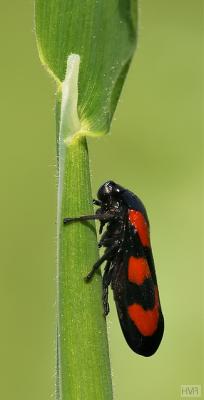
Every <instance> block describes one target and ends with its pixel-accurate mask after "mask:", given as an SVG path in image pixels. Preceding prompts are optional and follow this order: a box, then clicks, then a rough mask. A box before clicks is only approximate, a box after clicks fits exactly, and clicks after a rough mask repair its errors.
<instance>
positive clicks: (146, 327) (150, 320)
mask: <svg viewBox="0 0 204 400" xmlns="http://www.w3.org/2000/svg"><path fill="white" fill-rule="evenodd" d="M128 314H129V317H130V318H131V320H132V321H133V322H134V324H135V325H136V327H137V329H138V330H139V331H140V333H141V334H142V335H143V336H152V335H153V334H154V332H155V331H156V330H157V325H158V321H159V296H158V290H157V288H156V287H155V305H154V308H153V309H152V310H144V308H143V307H142V306H141V305H140V304H136V303H134V304H131V305H130V306H129V307H128Z"/></svg>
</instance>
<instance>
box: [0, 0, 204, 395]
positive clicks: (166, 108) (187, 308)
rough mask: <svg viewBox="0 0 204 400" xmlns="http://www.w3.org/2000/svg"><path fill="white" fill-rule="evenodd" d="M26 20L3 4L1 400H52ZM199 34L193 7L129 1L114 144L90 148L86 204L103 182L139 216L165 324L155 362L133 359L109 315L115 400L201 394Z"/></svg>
mask: <svg viewBox="0 0 204 400" xmlns="http://www.w3.org/2000/svg"><path fill="white" fill-rule="evenodd" d="M33 11H34V5H33V1H31V0H21V2H4V3H3V4H2V5H1V15H0V26H1V37H0V41H1V86H0V87H1V146H0V153H1V154H0V162H1V168H0V174H1V178H0V179H1V187H2V190H1V224H0V226H1V240H0V243H1V269H0V274H1V277H0V304H1V330H0V332H1V333H0V336H1V340H0V343H1V344H0V376H1V384H0V398H1V399H4V400H14V399H15V400H46V399H52V398H53V396H54V381H55V268H56V267H55V260H56V255H55V253H56V233H55V231H56V226H55V220H56V167H55V165H56V160H55V119H54V102H55V98H54V92H55V85H54V83H53V81H52V79H51V78H50V77H49V76H48V75H47V73H46V72H45V71H44V70H43V68H42V67H41V65H40V62H39V59H38V54H37V49H36V44H35V35H34V28H33V21H34V16H33ZM201 29H202V1H199V0H196V1H194V2H193V1H191V0H179V1H176V0H172V1H171V2H169V1H167V0H156V1H154V2H151V1H150V0H149V1H148V0H143V1H140V26H139V41H138V49H137V53H136V56H135V58H134V61H133V63H132V65H131V69H130V72H129V75H128V78H127V81H126V84H125V87H124V90H123V93H122V97H121V100H120V103H119V105H118V107H117V111H116V114H115V119H114V121H113V124H112V132H111V136H110V135H108V136H107V137H105V138H102V139H96V140H90V141H89V144H90V147H89V148H90V159H91V170H92V184H93V193H95V192H96V190H97V188H98V186H99V185H100V184H102V183H103V182H104V181H105V180H107V179H110V178H111V179H113V180H115V181H116V182H118V183H120V184H121V185H124V186H126V187H127V188H129V189H130V190H132V191H134V192H135V193H137V194H138V195H139V196H140V197H141V198H142V199H143V201H144V203H145V205H146V207H147V210H148V213H149V218H150V222H151V234H152V244H153V250H154V256H155V262H156V267H157V276H158V281H159V288H160V296H161V301H162V306H163V312H164V315H165V323H166V327H165V336H164V339H163V342H162V344H161V346H160V348H159V350H158V352H157V353H156V355H155V356H153V357H151V358H149V359H146V358H142V357H140V356H137V355H136V354H134V353H133V352H131V350H130V349H129V348H128V346H127V345H126V343H125V341H124V339H123V336H122V333H121V330H120V327H119V323H118V320H117V315H116V311H115V307H114V304H113V302H112V303H111V314H110V316H109V317H108V333H109V339H110V353H111V361H112V370H113V382H114V392H115V400H133V399H140V400H148V399H152V400H154V399H155V400H156V399H157V400H163V399H165V400H176V399H180V385H182V384H202V381H203V372H204V371H203V370H202V361H203V353H202V350H203V348H204V344H203V341H202V336H203V331H202V319H203V309H202V304H203V295H202V292H201V287H203V286H202V279H201V278H202V273H201V271H202V257H201V233H202V220H201V216H202V207H201V206H202V203H201V185H202V168H201V143H202V142H201V134H202V117H201V109H202V102H203V97H202V89H201V83H202V79H203V73H202V69H201V55H202V48H201ZM76 400H77V399H76ZM96 400H97V399H96Z"/></svg>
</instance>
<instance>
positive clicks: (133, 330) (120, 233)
mask: <svg viewBox="0 0 204 400" xmlns="http://www.w3.org/2000/svg"><path fill="white" fill-rule="evenodd" d="M97 197H98V200H93V202H94V204H95V205H97V206H99V208H98V209H97V211H96V214H94V215H83V216H81V217H76V218H64V224H67V223H69V222H73V221H87V220H91V219H98V220H100V230H99V233H100V234H101V233H102V230H103V228H104V225H106V224H107V227H106V231H105V232H104V233H103V235H102V237H101V239H100V241H99V247H102V246H104V247H105V248H106V250H105V252H104V254H103V256H102V257H101V258H100V259H99V260H98V261H97V262H96V263H95V264H94V265H93V268H92V270H91V271H90V272H89V274H88V275H87V277H86V278H85V279H86V281H90V280H91V279H92V277H93V275H94V274H95V272H96V271H97V269H98V268H99V267H100V265H101V264H102V263H103V262H106V265H105V269H104V274H103V280H102V283H103V306H104V314H105V316H106V315H107V314H108V313H109V304H108V286H109V285H110V284H111V288H112V289H113V294H114V299H115V303H116V307H117V313H118V317H119V321H120V325H121V328H122V331H123V334H124V337H125V339H126V341H127V343H128V345H129V346H130V347H131V349H132V350H133V351H134V352H135V353H138V354H141V355H143V356H146V357H148V356H151V355H152V354H154V353H155V352H156V350H157V348H158V347H159V344H160V342H161V339H162V336H163V331H164V319H163V314H162V311H161V305H160V300H159V292H158V287H157V279H156V273H155V267H154V260H153V255H152V250H151V244H150V235H149V221H148V217H147V212H146V210H145V207H144V205H143V203H142V202H141V200H140V199H139V198H138V197H137V196H136V195H135V194H133V193H132V192H130V191H129V190H127V189H124V188H123V187H122V186H120V185H118V184H116V183H114V182H113V181H108V182H106V183H104V184H103V185H102V186H101V187H100V188H99V190H98V194H97Z"/></svg>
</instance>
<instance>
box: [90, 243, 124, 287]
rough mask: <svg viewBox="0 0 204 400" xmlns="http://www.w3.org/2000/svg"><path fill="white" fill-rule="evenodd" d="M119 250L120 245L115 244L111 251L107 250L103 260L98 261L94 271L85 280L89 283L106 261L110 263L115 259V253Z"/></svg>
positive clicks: (93, 268)
mask: <svg viewBox="0 0 204 400" xmlns="http://www.w3.org/2000/svg"><path fill="white" fill-rule="evenodd" d="M117 248H118V244H117V245H116V244H114V245H113V246H111V247H110V248H109V249H107V250H106V252H105V253H104V254H103V256H102V257H101V258H99V260H98V261H96V263H95V264H94V265H93V267H92V270H91V271H90V272H89V273H88V275H87V276H86V277H85V280H86V281H87V282H89V281H90V280H91V279H92V278H93V276H94V274H95V272H96V271H97V269H99V267H100V265H101V264H102V263H103V262H104V261H106V260H107V261H109V260H110V259H111V258H112V257H113V255H114V253H115V251H116V250H117Z"/></svg>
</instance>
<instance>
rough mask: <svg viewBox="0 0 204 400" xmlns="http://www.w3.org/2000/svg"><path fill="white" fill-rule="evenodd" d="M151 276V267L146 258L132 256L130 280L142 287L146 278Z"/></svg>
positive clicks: (129, 264)
mask: <svg viewBox="0 0 204 400" xmlns="http://www.w3.org/2000/svg"><path fill="white" fill-rule="evenodd" d="M150 276H151V274H150V270H149V265H148V263H147V260H146V259H145V258H142V257H140V258H136V257H133V256H131V257H130V258H129V262H128V280H129V281H130V282H132V283H136V284H137V285H142V284H143V282H144V280H145V279H146V278H149V277H150Z"/></svg>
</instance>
